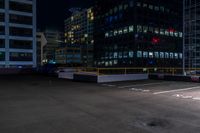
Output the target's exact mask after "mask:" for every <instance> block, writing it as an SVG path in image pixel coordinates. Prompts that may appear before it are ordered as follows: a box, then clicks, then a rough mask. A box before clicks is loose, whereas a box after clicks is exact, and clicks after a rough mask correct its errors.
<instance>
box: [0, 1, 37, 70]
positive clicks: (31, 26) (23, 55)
mask: <svg viewBox="0 0 200 133" xmlns="http://www.w3.org/2000/svg"><path fill="white" fill-rule="evenodd" d="M36 64H37V63H36V0H0V67H1V68H19V67H20V68H23V67H36Z"/></svg>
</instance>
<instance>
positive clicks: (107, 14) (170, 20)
mask: <svg viewBox="0 0 200 133" xmlns="http://www.w3.org/2000/svg"><path fill="white" fill-rule="evenodd" d="M182 7H183V6H182V1H181V0H175V1H173V2H171V1H167V0H115V1H113V0H99V1H98V2H97V4H96V6H95V22H94V40H95V41H94V42H95V46H94V54H95V55H94V59H95V62H94V64H95V66H97V67H182V58H183V54H182V49H183V48H182V38H183V30H182V26H183V25H182V20H183V18H182V14H183V13H182V9H183V8H182Z"/></svg>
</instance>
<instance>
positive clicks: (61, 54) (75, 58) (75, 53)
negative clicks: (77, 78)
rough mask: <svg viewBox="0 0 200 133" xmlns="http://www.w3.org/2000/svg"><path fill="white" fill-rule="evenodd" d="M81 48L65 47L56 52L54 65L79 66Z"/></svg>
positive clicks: (74, 46)
mask: <svg viewBox="0 0 200 133" xmlns="http://www.w3.org/2000/svg"><path fill="white" fill-rule="evenodd" d="M80 51H81V48H80V45H78V46H76V45H74V44H73V45H67V46H65V47H63V48H59V49H57V50H56V55H55V57H56V63H58V64H65V65H67V66H80V65H81V54H80V53H81V52H80Z"/></svg>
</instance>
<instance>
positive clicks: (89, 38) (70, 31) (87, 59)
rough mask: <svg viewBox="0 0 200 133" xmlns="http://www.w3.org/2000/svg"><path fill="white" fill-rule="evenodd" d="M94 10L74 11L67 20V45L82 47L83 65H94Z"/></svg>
mask: <svg viewBox="0 0 200 133" xmlns="http://www.w3.org/2000/svg"><path fill="white" fill-rule="evenodd" d="M93 21H94V14H93V8H89V9H83V10H80V11H74V12H73V13H72V16H71V17H70V18H68V19H66V20H65V43H66V44H67V45H74V46H77V48H78V47H80V48H81V49H80V54H81V64H82V65H83V66H92V65H93V44H94V40H93Z"/></svg>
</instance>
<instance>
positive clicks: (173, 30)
mask: <svg viewBox="0 0 200 133" xmlns="http://www.w3.org/2000/svg"><path fill="white" fill-rule="evenodd" d="M175 31H176V30H175V29H174V28H171V27H170V28H169V29H168V32H175Z"/></svg>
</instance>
